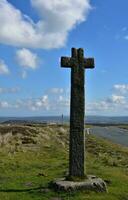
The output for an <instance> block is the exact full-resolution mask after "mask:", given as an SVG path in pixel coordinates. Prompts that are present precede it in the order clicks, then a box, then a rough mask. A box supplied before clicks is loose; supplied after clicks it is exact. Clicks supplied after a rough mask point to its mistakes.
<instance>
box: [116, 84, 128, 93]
mask: <svg viewBox="0 0 128 200" xmlns="http://www.w3.org/2000/svg"><path fill="white" fill-rule="evenodd" d="M114 89H115V90H116V91H118V92H120V93H127V92H128V84H115V85H114Z"/></svg>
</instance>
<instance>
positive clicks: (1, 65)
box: [0, 59, 9, 75]
mask: <svg viewBox="0 0 128 200" xmlns="http://www.w3.org/2000/svg"><path fill="white" fill-rule="evenodd" d="M0 74H5V75H7V74H9V69H8V66H7V65H6V64H5V62H4V61H3V60H1V59H0Z"/></svg>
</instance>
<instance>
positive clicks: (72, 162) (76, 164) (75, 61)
mask: <svg viewBox="0 0 128 200" xmlns="http://www.w3.org/2000/svg"><path fill="white" fill-rule="evenodd" d="M61 66H62V67H68V68H71V99H70V101H71V105H70V146H69V176H74V177H84V175H85V163H84V161H85V143H84V142H85V138H84V114H85V95H84V92H85V90H84V82H85V73H84V70H85V68H94V59H93V58H88V59H85V58H84V51H83V49H81V48H80V49H75V48H72V57H71V58H69V57H62V58H61Z"/></svg>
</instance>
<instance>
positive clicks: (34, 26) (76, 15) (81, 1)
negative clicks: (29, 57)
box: [0, 0, 91, 49]
mask: <svg viewBox="0 0 128 200" xmlns="http://www.w3.org/2000/svg"><path fill="white" fill-rule="evenodd" d="M31 5H32V7H33V8H34V9H36V10H37V14H38V15H39V21H38V22H37V23H35V22H34V21H33V19H31V18H30V17H29V16H26V15H24V14H23V13H22V12H21V11H20V10H19V9H17V8H15V7H14V6H13V5H12V4H11V3H9V2H8V1H7V0H0V27H1V30H0V42H1V43H3V44H7V45H13V46H18V47H26V48H28V47H29V48H44V49H51V48H60V47H63V46H64V45H65V43H66V40H67V37H68V34H69V32H70V31H71V30H72V29H73V28H74V27H75V26H76V25H77V24H80V23H81V22H84V21H86V19H87V16H88V13H89V11H90V9H91V6H90V0H61V1H60V0H54V1H53V0H47V1H46V0H36V1H35V0H31Z"/></svg>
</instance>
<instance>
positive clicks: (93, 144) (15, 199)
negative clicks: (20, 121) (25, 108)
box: [0, 126, 128, 200]
mask: <svg viewBox="0 0 128 200" xmlns="http://www.w3.org/2000/svg"><path fill="white" fill-rule="evenodd" d="M25 128H26V129H27V127H25ZM34 129H36V136H37V138H36V141H37V143H36V144H35V143H34V144H32V145H33V146H31V147H29V145H30V144H28V146H27V147H26V144H22V142H21V143H20V142H19V140H21V138H22V137H23V136H22V137H19V138H16V135H17V133H15V137H13V136H12V138H11V140H13V142H12V143H11V145H10V141H9V145H10V146H8V145H7V144H6V145H2V147H1V148H0V200H32V199H33V200H54V199H56V200H59V199H61V200H128V148H123V147H121V146H119V145H115V144H112V143H110V142H108V141H106V140H103V139H100V138H96V137H93V136H91V135H87V138H86V152H87V155H86V171H87V174H94V175H97V176H100V177H101V178H103V179H104V180H106V182H107V183H108V191H109V192H108V193H95V192H89V191H83V192H80V191H79V192H74V193H64V192H61V193H58V192H55V191H53V190H51V189H49V188H48V186H49V182H50V181H52V180H54V179H56V178H59V177H64V176H65V175H66V173H67V170H68V128H67V127H64V128H63V127H57V126H52V127H34V128H33V130H34ZM19 130H20V129H18V131H19ZM29 131H30V128H29ZM30 132H31V131H30ZM18 133H19V132H18ZM27 133H28V130H27ZM32 133H33V134H34V131H32ZM37 133H38V134H37ZM28 135H29V137H30V134H28ZM25 137H26V134H25ZM18 139H19V140H18ZM22 139H23V141H24V138H22ZM17 141H18V144H19V148H17V145H16V144H17ZM27 141H28V143H29V142H30V141H29V140H27ZM12 145H14V146H13V147H14V148H13V149H15V151H10V149H11V147H12ZM20 145H21V146H20ZM34 145H35V146H36V147H38V148H33V147H34ZM57 198H58V199H57Z"/></svg>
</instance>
